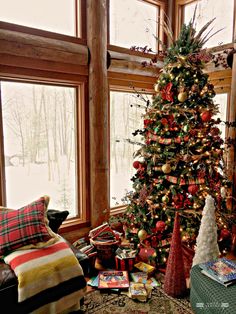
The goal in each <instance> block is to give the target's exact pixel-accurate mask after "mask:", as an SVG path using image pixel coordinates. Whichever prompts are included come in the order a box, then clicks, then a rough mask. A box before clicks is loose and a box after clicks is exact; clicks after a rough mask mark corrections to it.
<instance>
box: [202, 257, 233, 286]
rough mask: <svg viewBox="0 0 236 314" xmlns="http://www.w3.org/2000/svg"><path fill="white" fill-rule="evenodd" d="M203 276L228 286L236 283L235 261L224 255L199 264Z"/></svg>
mask: <svg viewBox="0 0 236 314" xmlns="http://www.w3.org/2000/svg"><path fill="white" fill-rule="evenodd" d="M199 267H200V268H201V269H202V270H201V272H202V274H204V275H205V276H207V277H209V278H211V279H213V280H215V281H216V282H218V283H220V284H221V285H223V286H225V287H228V286H230V285H233V284H235V283H236V263H235V262H234V261H232V260H229V259H227V258H225V257H223V258H218V259H216V260H213V261H209V262H206V263H201V264H199Z"/></svg>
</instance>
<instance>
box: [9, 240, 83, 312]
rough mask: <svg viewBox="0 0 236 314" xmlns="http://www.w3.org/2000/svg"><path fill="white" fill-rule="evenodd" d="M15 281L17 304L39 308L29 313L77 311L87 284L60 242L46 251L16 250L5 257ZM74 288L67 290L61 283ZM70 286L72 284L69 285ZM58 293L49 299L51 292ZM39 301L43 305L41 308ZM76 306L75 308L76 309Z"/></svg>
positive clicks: (75, 260) (66, 249) (64, 244)
mask: <svg viewBox="0 0 236 314" xmlns="http://www.w3.org/2000/svg"><path fill="white" fill-rule="evenodd" d="M4 261H5V263H6V264H8V265H10V267H11V268H12V270H13V271H14V272H15V274H16V276H17V279H18V302H19V303H22V304H23V303H24V302H27V300H30V299H31V301H33V302H34V301H35V304H37V301H38V300H40V302H39V301H38V303H39V304H38V306H39V307H38V308H37V309H35V310H34V311H32V312H31V313H35V314H36V313H37V314H38V313H50V314H54V313H65V310H66V309H69V308H71V307H73V306H75V308H73V310H77V309H78V308H79V301H80V299H81V298H82V297H83V296H84V294H85V289H86V281H85V279H84V276H83V270H82V268H81V266H80V264H79V262H78V260H77V258H76V257H75V255H74V253H73V252H72V250H71V248H70V247H69V245H68V244H67V243H66V241H65V240H64V239H63V238H62V237H60V238H59V240H58V241H57V242H56V243H54V244H52V245H50V246H48V247H45V248H41V249H28V250H17V251H14V252H13V253H10V254H9V255H7V256H6V257H4ZM65 282H66V283H69V284H68V285H67V286H70V287H73V286H76V289H73V288H69V289H68V288H67V291H65V289H64V287H63V284H64V283H65ZM70 283H71V285H70ZM59 290H61V295H60V294H59V296H56V297H55V293H54V297H53V299H52V300H50V295H53V292H55V291H59ZM42 298H43V300H45V301H44V304H43V306H42ZM76 307H77V308H76Z"/></svg>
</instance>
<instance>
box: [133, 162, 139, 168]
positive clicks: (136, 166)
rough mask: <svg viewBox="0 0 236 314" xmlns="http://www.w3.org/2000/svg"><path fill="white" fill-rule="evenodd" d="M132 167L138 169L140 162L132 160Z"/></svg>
mask: <svg viewBox="0 0 236 314" xmlns="http://www.w3.org/2000/svg"><path fill="white" fill-rule="evenodd" d="M133 167H134V168H135V169H138V168H139V167H140V162H139V161H137V160H136V161H134V162H133Z"/></svg>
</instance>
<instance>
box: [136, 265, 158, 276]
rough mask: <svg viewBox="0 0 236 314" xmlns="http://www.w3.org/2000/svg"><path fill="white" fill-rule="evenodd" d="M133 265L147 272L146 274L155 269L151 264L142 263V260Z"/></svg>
mask: <svg viewBox="0 0 236 314" xmlns="http://www.w3.org/2000/svg"><path fill="white" fill-rule="evenodd" d="M134 267H136V268H137V269H139V270H141V271H143V272H145V273H147V274H148V275H150V274H152V273H153V272H154V271H155V267H154V266H151V265H149V264H146V263H143V262H139V263H137V264H135V265H134Z"/></svg>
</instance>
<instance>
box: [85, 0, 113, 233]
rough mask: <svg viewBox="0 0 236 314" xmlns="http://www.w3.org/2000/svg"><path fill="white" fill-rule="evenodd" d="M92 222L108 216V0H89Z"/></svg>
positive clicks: (97, 223)
mask: <svg viewBox="0 0 236 314" xmlns="http://www.w3.org/2000/svg"><path fill="white" fill-rule="evenodd" d="M87 35H88V38H87V42H88V47H89V50H90V52H91V61H90V64H89V124H90V125H89V132H90V138H89V145H90V199H91V226H92V227H95V226H97V225H99V224H101V223H103V222H104V221H106V220H107V219H108V217H109V197H110V193H109V139H108V129H109V122H108V81H107V1H106V0H100V1H93V0H88V1H87Z"/></svg>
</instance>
